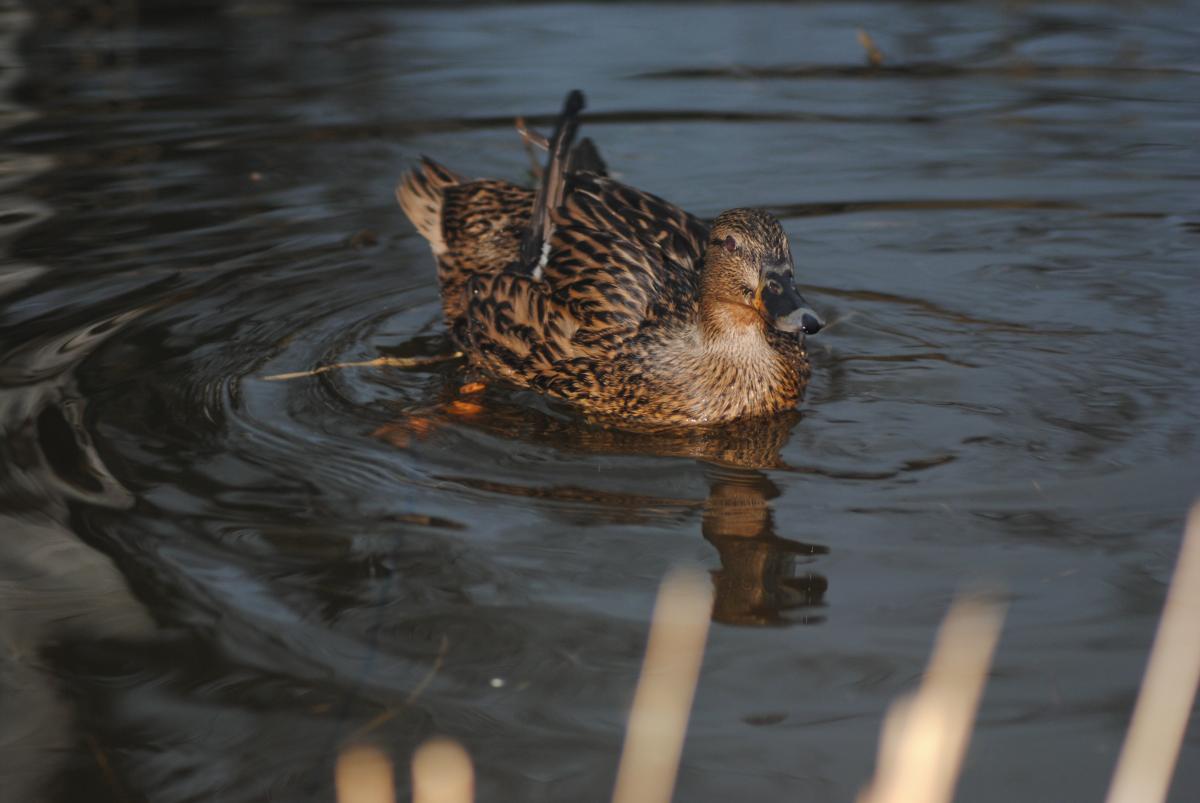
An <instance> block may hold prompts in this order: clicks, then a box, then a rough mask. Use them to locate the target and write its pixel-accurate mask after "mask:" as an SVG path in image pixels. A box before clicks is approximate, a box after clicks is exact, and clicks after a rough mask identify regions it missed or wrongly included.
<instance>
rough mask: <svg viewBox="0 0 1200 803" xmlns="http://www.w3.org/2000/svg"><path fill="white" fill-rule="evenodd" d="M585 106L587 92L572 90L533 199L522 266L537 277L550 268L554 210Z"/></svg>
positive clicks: (563, 185) (564, 181)
mask: <svg viewBox="0 0 1200 803" xmlns="http://www.w3.org/2000/svg"><path fill="white" fill-rule="evenodd" d="M583 106H584V100H583V93H582V92H580V91H579V90H578V89H573V90H571V92H570V93H568V94H567V100H566V102H565V103H563V110H562V113H561V114H559V116H558V122H557V123H556V124H555V126H554V135H553V136H552V137H550V143H549V146H550V147H549V151H550V157H549V159H548V160H547V162H546V169H545V170H544V171H542V183H541V185H540V186H539V187H538V191H537V195H536V196H535V197H534V200H533V214H532V216H531V217H530V219H529V229H528V231H526V232H525V236H524V237H523V238H522V239H521V268H522V269H524V270H525V271H527V272H528V273H529V274H530V275H531V276H533V278H534V279H541V278H542V269H543V268H545V267H546V265H545V260H546V256H547V249H548V247H549V244H550V238H551V236H553V234H554V222H553V219H552V216H553V215H552V213H553V212H554V210H555V209H557V208H558V207H560V206H562V202H563V191H564V190H565V188H566V182H567V173H568V163H567V162H568V157H569V155H570V153H571V143H572V142H574V140H575V132H576V131H578V130H579V112H580V111H581V110H582V109H583Z"/></svg>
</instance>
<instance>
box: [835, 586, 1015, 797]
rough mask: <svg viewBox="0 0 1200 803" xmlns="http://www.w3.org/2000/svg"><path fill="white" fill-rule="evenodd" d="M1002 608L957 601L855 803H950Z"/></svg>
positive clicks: (894, 710) (894, 711)
mask: <svg viewBox="0 0 1200 803" xmlns="http://www.w3.org/2000/svg"><path fill="white" fill-rule="evenodd" d="M1003 621H1004V611H1003V607H1002V606H1001V605H999V604H998V603H994V602H987V601H984V600H982V599H965V600H959V601H958V602H956V603H955V604H954V606H953V607H951V609H950V612H949V613H948V614H946V619H945V621H943V623H942V627H941V629H940V630H939V631H938V637H937V642H936V643H935V644H934V649H933V656H932V657H931V658H930V660H929V668H928V670H927V671H926V673H925V678H924V680H923V681H922V682H921V687H920V688H919V689H918V690H917V691H916V693H915V694H913V695H912V696H910V697H906V698H903V699H900V700H897V701H896V702H895V703H893V704H892V707H891V710H890V711H889V712H888V715H887V718H886V719H885V720H884V724H883V733H882V734H881V736H880V740H879V760H878V766H877V767H876V770H875V778H874V779H873V780H872V782H871V784H870V785H869V786H868V787H867V788H866V789H864V790H863V792H862V793H861V794H860V795H859V797H858V803H912V802H913V801H920V803H947V802H948V801H949V800H951V798H952V797H953V795H954V787H955V784H956V782H957V781H958V774H959V771H960V769H961V767H962V761H963V757H964V756H965V755H966V752H967V745H968V744H969V743H970V740H971V728H972V726H973V724H974V721H975V712H976V710H977V709H978V707H979V698H980V697H981V696H982V693H983V686H984V680H985V678H986V675H987V670H988V667H989V666H990V665H991V662H992V654H993V652H994V651H995V649H996V642H997V640H998V639H999V637H1000V627H1001V624H1002V623H1003Z"/></svg>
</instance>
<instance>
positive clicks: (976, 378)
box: [0, 2, 1200, 803]
mask: <svg viewBox="0 0 1200 803" xmlns="http://www.w3.org/2000/svg"><path fill="white" fill-rule="evenodd" d="M35 5H36V6H37V8H36V9H34V10H32V11H31V10H28V9H27V8H25V7H24V6H23V5H22V4H20V3H17V4H15V5H10V6H7V7H6V9H7V10H5V11H4V12H2V13H3V14H4V15H5V16H4V20H5V22H4V26H3V27H4V30H5V31H6V37H5V39H4V42H3V44H2V45H0V56H3V64H4V72H3V73H0V75H3V76H4V80H5V82H6V86H7V90H6V99H5V101H4V105H3V107H0V126H3V127H4V134H3V151H4V153H3V155H2V157H0V158H2V159H3V162H2V165H3V170H2V171H0V193H3V201H2V204H3V206H2V209H3V211H2V213H0V237H2V238H3V248H4V253H5V254H6V256H5V257H4V262H3V268H2V269H0V294H2V295H0V345H2V348H3V353H4V356H3V359H2V361H0V427H2V428H3V433H4V437H3V441H2V442H0V516H2V517H3V519H2V521H3V532H4V538H3V539H2V540H0V610H2V611H3V612H2V613H0V637H2V639H3V643H4V644H5V645H6V649H5V651H4V653H3V654H4V657H3V662H2V663H0V688H3V691H4V694H3V695H0V723H3V724H0V756H2V759H0V767H2V769H0V788H3V789H5V790H6V792H5V793H4V795H3V796H4V797H6V799H11V800H22V801H25V800H35V799H45V800H54V801H58V800H63V801H65V800H82V799H86V800H112V801H120V802H121V803H124V801H132V800H153V801H156V803H163V802H169V801H192V800H206V801H207V800H218V799H219V800H229V801H252V800H253V801H258V800H265V799H271V800H289V801H290V800H330V799H331V798H332V792H331V775H332V762H333V758H334V756H335V755H336V751H337V749H338V748H339V747H340V746H341V745H342V744H344V743H345V742H346V741H347V740H350V739H353V738H367V739H369V740H371V741H373V742H375V743H377V744H379V745H381V746H383V747H385V748H386V749H387V750H388V751H389V752H390V753H391V754H392V755H393V757H394V758H395V759H396V761H397V762H398V765H399V766H400V768H401V769H400V780H401V781H402V782H406V779H405V770H404V769H403V767H404V766H405V765H406V762H407V759H408V756H409V755H410V754H411V752H412V750H413V749H414V748H415V746H416V745H417V744H419V743H420V742H421V741H423V740H424V739H426V738H428V737H429V736H431V735H433V734H447V735H450V736H453V737H454V738H456V739H459V740H461V741H462V742H463V743H464V744H465V745H466V746H467V747H468V749H469V750H470V751H471V754H472V756H473V758H474V760H475V762H476V765H477V768H478V772H479V787H480V799H481V800H548V801H549V800H567V799H573V800H588V801H590V800H604V799H606V798H607V795H608V790H609V789H610V788H611V783H612V778H613V774H614V769H615V763H616V758H617V755H618V753H619V749H620V740H621V735H622V728H623V724H624V714H625V706H626V705H627V704H628V701H629V699H630V697H631V695H632V689H633V685H634V682H635V679H636V675H637V671H638V665H639V662H640V659H641V651H642V649H643V645H644V640H645V635H646V629H647V618H648V613H649V609H650V606H651V603H652V600H653V594H654V591H655V589H656V587H657V584H658V582H659V580H660V578H661V577H662V575H663V574H664V572H665V571H666V570H667V569H668V568H669V567H671V566H674V565H677V564H681V563H691V564H695V565H699V566H701V567H703V568H705V569H706V570H709V571H711V573H712V577H713V582H714V588H715V590H716V593H717V601H716V605H715V608H714V613H713V616H714V620H715V621H716V622H717V624H716V626H715V627H714V630H713V632H712V635H711V639H710V644H709V648H708V652H707V655H706V662H705V666H704V671H703V674H702V677H701V681H700V688H699V691H698V695H697V699H696V706H695V711H694V718H693V724H692V729H691V731H690V733H689V737H688V741H687V744H686V749H685V754H684V762H683V768H682V772H681V777H680V782H679V791H678V794H677V798H678V799H680V800H689V801H725V800H730V799H745V800H762V799H768V797H769V796H770V797H775V796H778V797H783V798H786V799H795V800H814V801H838V800H852V799H853V797H854V794H855V793H856V791H857V790H858V789H859V787H860V786H861V785H862V784H863V783H864V782H865V780H866V779H867V778H868V777H869V775H870V773H871V770H872V766H873V762H874V753H875V748H876V740H877V735H878V729H879V725H880V721H881V718H882V715H883V712H884V711H885V709H886V707H887V705H888V703H889V702H890V701H891V700H892V699H894V698H895V697H896V696H897V695H898V694H901V693H902V692H904V691H906V690H908V689H910V688H912V686H913V684H914V682H915V680H916V679H917V678H918V676H919V674H920V672H921V669H922V667H923V665H924V661H925V659H926V656H927V653H928V649H929V646H930V643H931V641H932V638H933V635H934V630H935V628H936V626H937V623H938V622H939V621H940V619H941V617H942V615H943V614H944V612H945V610H946V608H947V606H948V604H949V602H950V600H951V599H952V598H953V596H954V595H955V593H956V592H957V591H958V590H959V589H961V588H963V587H967V586H970V585H972V584H976V583H988V584H997V585H1001V586H1002V587H1003V588H1004V589H1006V594H1007V596H1008V597H1009V599H1010V608H1009V615H1008V621H1007V623H1006V628H1005V632H1004V637H1003V640H1002V642H1001V644H1000V647H999V650H998V653H997V657H996V665H995V667H994V671H993V674H992V677H991V679H990V682H989V686H988V691H987V696H986V698H985V699H984V702H983V706H982V710H981V714H980V722H979V726H978V728H977V731H976V733H975V737H974V742H973V745H972V749H971V752H970V754H969V756H968V759H967V765H966V767H965V772H964V778H963V784H962V789H961V799H963V800H971V801H1008V800H1011V799H1025V800H1033V801H1042V800H1044V801H1063V800H1098V799H1100V797H1101V795H1102V793H1103V790H1104V788H1105V786H1106V784H1107V778H1108V775H1109V773H1110V771H1111V767H1112V765H1113V762H1114V760H1115V756H1116V752H1117V750H1118V748H1119V745H1120V739H1121V736H1122V734H1123V731H1124V728H1125V725H1126V721H1127V718H1128V715H1129V711H1130V708H1131V705H1132V700H1133V695H1134V694H1135V691H1136V688H1137V683H1138V681H1139V678H1140V673H1141V670H1142V666H1143V661H1144V656H1145V653H1146V650H1147V648H1148V646H1149V643H1150V640H1151V638H1152V635H1153V627H1154V624H1155V621H1156V618H1157V615H1158V611H1159V608H1160V606H1161V602H1162V597H1163V593H1164V590H1165V583H1166V581H1167V579H1168V577H1169V571H1170V568H1171V566H1172V563H1173V559H1174V553H1175V549H1176V547H1177V544H1178V538H1179V532H1180V529H1181V523H1182V518H1183V513H1184V511H1185V509H1186V507H1187V505H1188V504H1189V502H1190V501H1191V499H1192V497H1193V495H1194V494H1195V493H1196V491H1197V489H1198V488H1200V444H1198V443H1197V440H1196V432H1197V424H1198V418H1200V412H1198V411H1200V407H1197V405H1196V400H1197V399H1198V398H1200V373H1198V372H1197V364H1198V358H1200V341H1198V340H1197V339H1196V337H1195V331H1194V330H1195V322H1196V321H1197V320H1200V292H1198V291H1200V276H1198V274H1197V270H1198V267H1200V263H1198V261H1197V246H1198V245H1200V194H1198V193H1197V179H1198V178H1200V158H1198V157H1200V153H1198V147H1197V143H1198V142H1200V137H1197V132H1198V129H1200V105H1198V104H1197V98H1198V97H1200V62H1197V60H1196V49H1195V43H1196V41H1197V36H1198V35H1200V11H1198V10H1197V9H1196V8H1195V7H1194V6H1192V5H1184V4H1164V5H1160V6H1155V7H1151V8H1147V9H1142V10H1136V11H1135V10H1131V9H1129V8H1126V7H1125V6H1123V5H1118V4H1114V5H1105V4H1091V3H1075V4H1064V5H1055V4H1037V5H1019V4H1018V5H1001V4H995V5H991V4H972V5H963V4H941V3H913V4H905V3H862V4H843V3H808V4H803V5H797V6H784V5H775V4H772V5H746V4H738V5H721V4H711V5H703V6H700V7H698V8H693V7H691V6H690V5H624V4H622V5H616V6H608V5H605V6H600V5H596V6H593V5H586V4H566V5H544V4H532V5H521V6H517V7H512V8H509V7H501V6H492V5H483V6H467V7H456V8H453V9H446V10H433V11H430V10H422V9H419V8H414V7H408V6H404V5H396V6H391V5H388V4H384V3H378V4H376V3H350V2H348V3H337V4H323V5H313V6H309V5H307V4H303V3H263V4H256V3H228V4H223V5H222V6H221V7H220V8H210V7H209V4H205V3H194V4H187V5H186V8H185V10H180V9H179V8H176V7H175V6H177V5H178V4H167V3H162V4H158V3H146V2H142V3H136V2H131V3H124V4H122V3H118V4H115V5H114V6H113V7H112V8H111V9H108V10H107V11H104V10H103V9H101V7H100V6H96V7H95V8H93V7H91V6H90V4H87V3H80V4H77V7H72V9H71V10H64V9H61V8H57V7H56V6H55V5H53V4H35ZM858 27H865V28H867V29H868V30H870V31H871V33H872V34H873V35H874V37H875V39H876V40H877V42H878V43H879V46H880V47H881V49H882V50H883V52H884V55H885V61H884V63H883V65H882V66H881V67H878V68H872V67H870V66H868V65H867V63H866V60H865V58H864V55H863V52H862V50H861V48H860V47H859V46H858V44H856V41H855V30H856V28H858ZM576 86H578V87H582V88H583V89H585V90H586V91H587V92H588V95H589V99H590V107H589V116H588V118H587V119H586V121H585V126H586V133H587V134H588V135H590V136H592V137H593V138H594V139H595V140H596V141H597V142H598V144H599V146H600V148H601V150H602V152H603V154H604V156H605V158H606V159H607V161H608V163H609V165H610V166H611V168H612V169H613V171H614V172H615V173H616V174H617V175H618V177H620V178H621V179H623V180H625V181H627V182H629V183H632V184H635V185H637V186H639V187H642V188H645V189H647V190H649V191H652V192H655V193H658V194H660V195H663V196H665V197H667V198H669V199H671V200H673V201H675V202H677V203H679V204H680V205H682V206H684V207H686V208H688V209H690V210H691V211H693V212H695V213H697V214H700V215H704V216H711V215H714V214H716V213H717V212H719V211H720V210H721V209H723V208H726V207H731V206H743V205H750V206H762V207H765V208H768V209H770V210H772V211H774V212H775V213H776V214H777V215H779V216H780V218H781V219H782V220H783V223H784V226H785V228H786V229H787V231H788V233H789V235H790V236H791V238H792V244H793V252H794V255H795V257H796V261H797V268H798V274H799V277H800V283H801V285H802V287H803V289H804V292H805V295H806V297H807V298H808V299H809V300H810V301H811V302H813V303H814V305H815V306H816V307H817V308H818V309H819V310H820V311H821V313H822V314H823V315H824V316H825V317H826V318H827V319H828V320H829V321H831V325H830V326H829V327H828V329H827V330H826V331H824V332H822V333H821V334H820V335H819V336H817V337H815V338H813V339H812V340H811V341H810V342H811V350H812V352H813V362H814V378H813V383H812V385H811V387H810V389H809V393H808V396H807V398H806V400H805V401H804V402H803V403H802V404H801V405H800V406H799V407H798V410H797V412H796V414H795V415H791V416H783V417H781V418H779V419H772V420H770V421H764V422H754V423H744V424H739V425H736V426H733V427H728V428H725V429H721V430H716V431H709V432H698V433H690V434H687V433H684V434H674V435H662V436H657V437H653V438H647V437H643V436H637V437H633V436H629V435H624V434H621V433H616V432H611V431H605V430H602V429H597V428H594V427H590V426H588V425H587V424H586V423H584V422H582V421H581V420H580V419H579V418H578V417H577V416H575V415H573V414H572V413H571V412H570V411H569V410H565V409H563V408H561V407H558V406H554V405H548V404H546V403H544V402H543V401H542V400H540V399H538V398H536V397H534V396H531V395H529V394H522V393H514V392H512V391H510V390H506V389H505V388H503V387H500V386H495V385H493V386H491V387H489V388H488V390H487V391H486V392H485V394H484V395H483V397H482V399H477V400H475V401H477V402H479V403H480V406H481V408H482V409H481V410H480V411H478V412H474V414H463V413H464V410H463V408H462V407H461V406H458V407H456V406H455V405H454V404H453V402H454V400H455V399H456V397H457V394H458V388H459V386H460V385H461V384H462V382H463V381H464V375H463V374H462V371H461V368H460V366H458V365H456V364H454V363H444V364H439V365H436V366H431V367H427V368H422V369H416V370H398V369H387V368H364V369H344V370H337V371H330V372H327V373H324V374H321V375H320V376H315V377H311V378H301V379H294V380H289V381H279V382H272V381H266V380H265V379H264V377H266V376H269V375H273V374H278V373H283V372H290V371H301V370H306V369H310V368H314V367H316V366H319V365H326V364H330V363H336V362H345V361H356V360H368V359H372V358H375V357H379V356H386V355H390V356H413V355H426V356H429V355H437V354H441V353H444V352H446V351H447V350H448V349H449V348H450V345H449V343H448V342H447V341H446V339H445V336H444V329H443V327H442V324H441V322H440V319H439V306H438V302H437V288H436V286H435V282H434V273H433V267H432V262H431V259H430V256H429V253H428V249H427V247H426V245H425V243H424V241H422V240H421V239H420V238H419V237H418V236H417V235H416V234H415V233H414V232H413V231H412V229H411V227H410V226H409V225H408V223H407V222H406V221H405V220H404V219H403V217H402V215H401V213H400V211H399V209H398V208H397V206H396V204H395V201H394V199H393V196H392V189H393V186H394V184H395V182H396V180H397V178H398V177H399V175H400V173H401V172H402V171H403V170H404V169H405V168H406V167H407V166H408V165H410V164H411V163H412V162H413V161H414V160H415V159H416V158H417V156H418V155H419V154H421V153H428V154H430V155H433V156H436V157H437V158H438V159H440V160H442V161H444V162H445V163H446V164H448V165H450V166H452V167H454V168H455V169H457V170H460V171H462V172H465V173H468V174H477V175H489V176H503V177H507V178H511V179H516V180H525V179H526V178H527V169H528V162H527V159H526V156H525V154H524V153H523V152H522V149H521V146H520V142H519V140H518V138H517V136H516V134H515V133H514V131H513V128H512V117H513V116H514V115H515V114H524V115H526V116H527V118H528V119H530V120H531V121H534V122H536V123H537V124H539V125H542V126H545V125H546V124H547V122H548V118H549V115H551V114H552V113H553V112H554V110H555V109H556V107H557V105H558V103H559V101H560V99H561V97H562V94H563V93H564V92H565V91H566V90H567V89H570V88H572V87H576ZM466 412H468V413H471V412H473V410H467V411H466ZM1173 792H1174V796H1173V799H1174V800H1178V801H1183V800H1192V799H1195V797H1196V795H1197V794H1198V793H1200V734H1198V733H1197V731H1196V729H1195V726H1193V728H1192V729H1191V731H1190V732H1189V739H1188V741H1187V742H1186V743H1185V746H1184V749H1183V753H1182V756H1181V761H1180V769H1179V773H1178V777H1177V779H1176V783H1175V786H1174V789H1173Z"/></svg>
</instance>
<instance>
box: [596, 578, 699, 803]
mask: <svg viewBox="0 0 1200 803" xmlns="http://www.w3.org/2000/svg"><path fill="white" fill-rule="evenodd" d="M712 601H713V591H712V583H711V582H710V581H709V580H708V578H707V577H705V576H704V575H703V574H701V573H700V572H697V571H687V570H677V571H673V572H671V573H670V574H668V575H667V577H666V579H664V580H663V583H662V586H661V588H660V589H659V592H658V601H657V602H656V603H655V605H654V616H653V620H652V622H651V625H650V639H649V643H648V644H647V646H646V658H645V661H644V662H643V664H642V674H641V676H640V677H639V678H638V685H637V691H636V692H635V693H634V697H633V706H632V707H631V709H630V712H629V725H628V727H627V729H626V733H625V747H624V750H622V752H621V763H620V766H619V768H618V769H617V784H616V789H614V791H613V803H668V801H670V799H671V793H672V791H673V790H674V788H675V777H676V775H677V774H678V771H679V757H680V755H681V754H682V752H683V739H684V735H685V734H686V732H687V723H688V716H689V714H690V713H691V709H692V699H693V698H694V696H695V692H696V682H697V680H698V679H699V677H700V662H701V661H702V660H703V658H704V643H705V641H706V639H707V637H708V624H709V620H710V619H711V617H712Z"/></svg>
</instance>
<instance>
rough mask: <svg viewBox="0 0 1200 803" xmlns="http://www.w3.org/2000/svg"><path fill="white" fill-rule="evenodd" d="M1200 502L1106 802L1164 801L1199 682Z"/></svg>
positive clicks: (1192, 517) (1185, 537)
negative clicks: (1197, 629) (1197, 631)
mask: <svg viewBox="0 0 1200 803" xmlns="http://www.w3.org/2000/svg"><path fill="white" fill-rule="evenodd" d="M1197 620H1200V504H1198V505H1195V506H1193V507H1192V510H1191V512H1190V513H1189V514H1188V521H1187V529H1186V530H1184V534H1183V545H1182V546H1181V547H1180V548H1179V559H1178V562H1177V563H1176V565H1175V576H1174V577H1173V578H1172V579H1171V586H1170V588H1168V589H1167V602H1166V605H1164V606H1163V614H1162V619H1161V620H1160V621H1159V623H1158V633H1157V634H1156V635H1155V636H1154V646H1153V647H1152V648H1151V650H1150V661H1149V663H1147V665H1146V677H1145V679H1144V680H1143V681H1142V690H1141V692H1140V693H1139V694H1138V700H1137V704H1136V705H1135V706H1134V709H1133V721H1132V722H1131V723H1130V725H1129V733H1128V734H1126V736H1125V746H1124V747H1123V748H1122V749H1121V757H1120V758H1119V759H1117V769H1116V772H1115V774H1114V775H1113V782H1112V788H1110V789H1109V790H1108V800H1107V803H1158V801H1161V800H1165V799H1166V797H1167V790H1168V789H1170V786H1171V775H1172V774H1173V773H1174V771H1175V762H1176V761H1177V760H1178V759H1179V747H1180V743H1181V742H1182V741H1183V735H1184V732H1185V731H1186V730H1187V721H1188V717H1189V716H1190V714H1191V712H1192V702H1193V700H1194V699H1195V697H1196V686H1197V684H1198V683H1200V639H1198V638H1196V622H1197Z"/></svg>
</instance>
